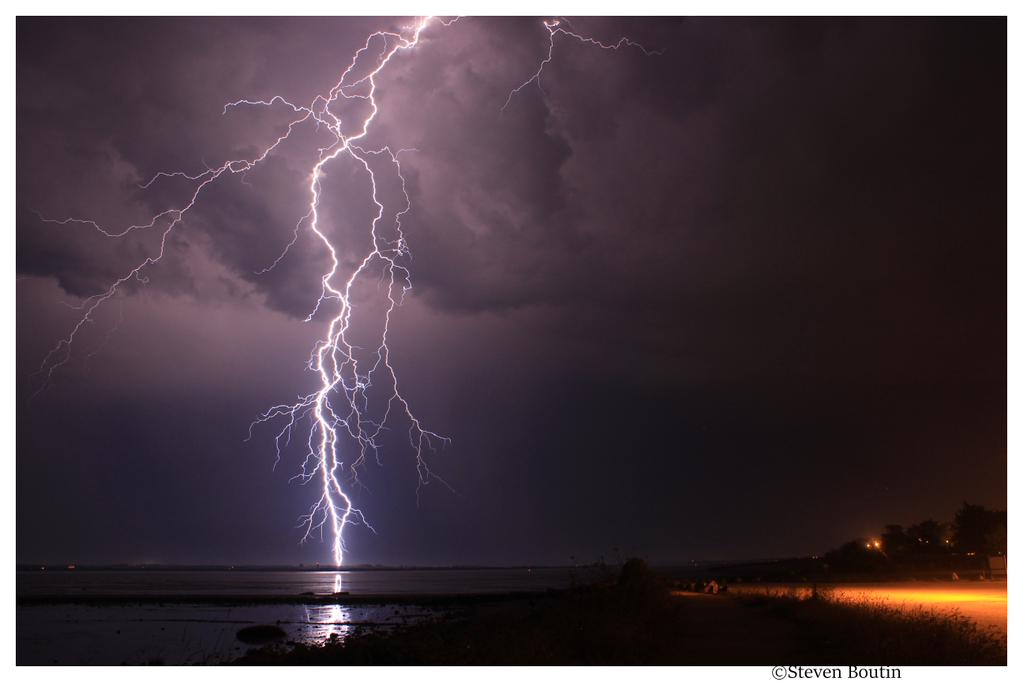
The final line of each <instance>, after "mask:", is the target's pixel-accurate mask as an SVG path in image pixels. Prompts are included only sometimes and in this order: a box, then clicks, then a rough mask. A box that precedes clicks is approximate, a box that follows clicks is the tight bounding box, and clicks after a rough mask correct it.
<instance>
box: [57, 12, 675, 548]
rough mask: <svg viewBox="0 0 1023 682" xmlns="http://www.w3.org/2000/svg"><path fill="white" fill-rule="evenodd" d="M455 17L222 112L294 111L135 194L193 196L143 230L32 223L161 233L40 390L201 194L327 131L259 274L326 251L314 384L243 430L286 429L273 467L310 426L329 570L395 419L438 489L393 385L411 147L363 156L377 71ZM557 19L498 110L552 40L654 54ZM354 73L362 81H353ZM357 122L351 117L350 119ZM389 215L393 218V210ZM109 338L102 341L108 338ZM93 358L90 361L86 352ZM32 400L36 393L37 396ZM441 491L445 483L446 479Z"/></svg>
mask: <svg viewBox="0 0 1023 682" xmlns="http://www.w3.org/2000/svg"><path fill="white" fill-rule="evenodd" d="M455 21H458V19H452V20H442V19H438V18H434V17H425V18H421V19H419V20H417V21H416V22H415V23H414V24H412V25H410V26H406V27H403V28H402V29H399V30H396V31H377V32H375V33H372V34H370V35H369V36H368V37H367V38H366V40H365V42H364V44H363V45H362V46H361V47H360V48H359V49H358V50H357V51H356V52H355V54H354V55H353V57H352V59H351V61H350V62H349V64H348V65H347V67H346V68H345V69H344V70H343V72H342V73H341V76H340V78H339V79H338V81H337V82H336V83H335V84H334V86H333V87H332V88H331V89H330V90H329V91H328V92H327V94H320V95H317V96H316V97H315V98H314V99H313V100H312V102H311V103H310V104H308V105H299V104H295V103H293V102H291V101H289V100H288V99H286V98H285V97H282V96H279V95H275V96H273V97H271V98H270V99H268V100H247V99H241V100H237V101H233V102H229V103H227V104H226V105H224V108H223V114H224V115H227V114H229V113H230V112H231V111H232V110H233V109H235V108H238V107H281V108H283V109H285V110H288V111H290V115H291V116H292V118H291V119H290V121H289V122H288V124H287V127H286V128H285V130H284V132H283V133H281V134H280V135H279V136H278V137H277V138H276V139H274V140H273V141H272V142H271V143H270V144H269V145H267V146H265V147H263V149H262V151H260V152H259V153H258V154H255V155H253V156H250V157H248V158H239V159H233V160H229V161H225V162H223V163H221V164H220V165H219V166H216V167H207V168H206V169H205V170H204V171H202V172H199V173H186V172H183V171H170V172H159V173H156V174H155V175H154V176H153V177H151V178H150V179H149V180H148V181H147V182H145V183H142V184H141V185H140V187H141V188H142V189H146V188H149V187H150V186H151V185H152V184H153V183H155V182H157V181H159V180H163V179H169V178H175V179H178V180H180V181H185V182H189V183H193V186H192V192H191V195H190V196H189V198H188V199H187V201H185V202H184V203H183V204H182V205H180V206H179V207H177V208H170V209H167V210H164V211H162V212H160V213H157V214H156V215H154V216H153V217H152V219H151V220H149V221H148V222H146V223H141V224H137V225H129V226H127V227H124V228H122V229H108V228H106V227H104V226H102V225H100V224H99V223H97V222H96V221H93V220H89V219H84V218H61V219H48V218H45V217H43V216H42V215H40V216H39V217H40V219H41V220H43V221H44V222H47V223H52V224H57V225H72V224H74V225H84V226H87V227H91V228H93V229H94V230H96V231H97V232H99V234H101V235H103V236H104V237H106V238H110V239H118V238H122V237H125V236H127V235H129V234H131V233H132V232H135V231H145V230H157V231H158V233H159V242H158V247H157V249H156V251H155V253H153V254H152V255H149V256H147V257H146V258H144V259H143V260H142V261H140V262H138V263H137V264H135V265H134V266H133V267H131V268H130V269H128V270H127V271H126V272H125V273H124V274H123V275H122V276H121V277H119V278H118V279H116V280H115V281H113V282H112V283H111V284H110V285H109V287H108V288H106V289H105V290H103V291H101V292H99V293H96V294H94V295H92V296H88V297H86V298H84V299H82V300H81V301H79V302H78V303H77V304H76V305H74V306H73V307H74V308H76V309H77V310H80V311H81V315H80V317H79V318H78V320H77V322H76V323H75V324H74V325H73V326H72V327H71V329H70V331H69V332H68V334H67V335H66V336H65V337H64V338H62V339H61V340H59V341H58V342H57V344H56V345H55V346H54V347H53V348H52V349H51V350H50V351H49V352H48V353H47V354H46V356H45V357H44V358H43V361H42V363H41V365H40V368H39V373H40V374H41V375H42V376H43V380H42V383H41V385H40V388H39V390H40V391H41V390H43V389H44V388H45V387H46V386H47V385H48V383H49V382H50V380H51V379H52V377H53V374H54V372H55V371H57V370H58V369H59V368H60V367H62V366H63V365H65V364H66V363H67V362H69V361H70V360H71V357H72V348H73V347H74V345H75V341H76V338H77V337H78V336H79V335H80V334H81V332H82V330H83V328H85V326H86V325H88V324H90V323H92V322H93V321H94V316H95V314H96V311H97V310H98V309H99V308H100V307H101V306H102V305H103V304H105V303H106V302H107V301H109V300H110V299H111V298H113V297H114V296H116V295H117V294H118V293H119V292H121V290H122V289H123V288H124V287H125V285H127V284H128V283H130V282H131V281H133V280H135V281H137V282H139V283H141V284H145V283H146V282H147V281H148V279H147V276H146V272H147V270H148V268H150V267H151V266H154V265H156V264H157V263H159V262H160V261H161V260H162V259H163V257H164V254H165V251H166V246H167V240H168V238H169V237H170V235H171V234H172V232H173V231H174V229H175V228H176V227H177V226H178V225H180V224H181V223H182V221H183V220H184V218H185V216H186V215H187V214H188V213H189V212H190V211H191V210H192V209H193V208H194V207H195V206H196V205H197V203H198V202H199V200H200V198H201V196H202V194H203V192H204V191H205V190H206V189H207V188H209V187H210V186H211V185H213V184H214V183H216V182H217V181H218V180H220V179H222V178H225V177H230V176H241V177H242V179H243V180H244V177H245V174H246V173H247V172H248V171H250V170H252V169H254V168H256V167H257V166H258V165H259V164H261V163H262V162H263V161H265V160H266V159H267V158H268V157H270V156H271V155H272V154H273V153H274V152H275V151H276V150H278V148H279V147H281V145H283V144H284V143H285V142H286V141H287V140H288V139H289V138H290V137H291V135H292V133H293V131H295V130H296V129H298V128H299V127H300V126H303V125H315V126H316V127H317V129H318V130H324V131H327V133H329V135H330V138H329V143H328V144H327V145H326V146H324V147H321V148H320V149H319V150H318V155H317V159H316V161H315V163H314V164H313V165H312V167H311V168H310V169H309V175H308V178H309V184H308V190H307V191H308V209H307V211H306V213H305V214H304V215H302V216H301V217H300V218H299V219H298V220H297V222H296V223H295V226H294V231H293V234H292V238H291V240H290V241H289V242H288V243H287V244H286V245H285V246H284V248H283V250H282V251H281V253H280V254H279V255H278V256H277V258H276V259H275V260H273V261H272V262H271V263H269V264H268V265H267V266H266V267H265V268H263V269H262V270H259V271H258V273H257V274H259V273H265V272H269V271H270V270H273V269H274V268H275V267H276V266H277V265H278V264H279V263H280V262H281V261H282V260H283V259H284V258H285V257H286V256H287V255H288V253H289V251H290V249H291V248H292V247H293V246H294V244H295V243H296V242H297V240H298V239H299V235H300V233H301V231H302V229H303V227H304V228H306V229H307V230H308V231H309V233H311V235H312V236H314V237H315V239H316V241H317V242H318V243H319V244H321V245H322V248H323V249H324V251H325V253H326V254H327V255H328V256H329V262H330V267H329V269H328V270H327V271H326V272H325V273H324V274H323V275H322V277H321V280H320V282H321V289H320V295H319V297H318V299H317V300H316V302H315V304H314V305H313V307H312V311H311V312H310V313H309V315H308V316H307V317H306V321H307V322H310V321H312V320H313V319H314V317H315V316H316V315H317V313H319V312H320V311H321V309H327V308H330V310H332V313H331V314H332V317H331V318H330V321H329V323H328V324H327V328H326V330H325V332H324V335H323V336H322V337H321V338H320V339H319V340H318V341H317V342H316V344H315V346H314V347H313V350H312V353H311V355H310V358H309V361H308V368H309V369H310V370H311V371H313V372H314V373H315V374H316V375H317V378H318V384H317V388H316V389H315V390H314V391H312V392H310V393H308V394H306V395H304V396H300V397H298V398H297V400H296V401H295V402H292V403H283V404H279V405H274V406H273V407H271V408H269V409H268V410H266V411H265V412H264V413H262V414H261V415H259V417H258V418H257V419H256V420H255V421H254V422H253V423H252V425H251V426H250V429H249V431H250V436H251V432H252V428H253V427H255V426H256V425H259V424H265V423H270V422H275V423H278V424H283V426H282V427H281V428H280V429H279V430H278V431H277V434H276V436H275V438H274V442H275V448H276V460H275V466H276V463H277V462H279V461H280V459H281V456H282V449H283V448H286V447H287V446H288V445H289V444H290V443H291V440H292V436H293V435H294V434H295V431H296V429H297V428H298V427H299V425H300V424H301V423H302V422H303V421H304V420H309V421H310V423H311V426H310V428H309V432H308V436H307V438H306V445H307V452H306V455H305V458H304V460H303V461H302V464H301V467H300V470H299V472H298V473H297V474H296V475H295V476H294V477H293V480H295V479H297V480H299V481H300V482H302V483H312V482H316V483H317V484H318V487H319V493H318V498H317V499H316V501H315V502H314V503H313V504H312V505H311V506H310V508H309V511H308V513H307V514H305V515H303V516H302V517H301V519H300V527H301V528H302V529H303V537H302V540H303V541H305V540H307V539H309V538H311V537H313V536H314V535H318V536H320V537H323V536H324V534H325V533H324V531H327V533H328V534H329V538H330V541H331V555H332V559H333V561H334V563H335V564H336V565H338V566H340V565H341V564H342V563H343V560H344V551H345V542H344V531H345V528H346V527H347V526H349V525H353V524H362V525H365V526H366V527H367V528H370V529H371V530H372V526H371V525H370V524H369V522H368V521H367V519H366V516H365V515H364V514H363V513H362V511H360V510H359V509H358V508H356V507H355V505H354V503H353V500H352V497H351V495H350V493H349V492H348V491H347V489H346V487H345V486H344V485H342V482H343V481H344V482H347V483H348V484H349V485H358V484H359V470H360V467H361V466H362V465H363V464H364V463H365V462H366V459H367V457H369V456H373V457H374V458H376V459H377V461H379V452H380V436H381V434H382V432H383V430H384V429H385V427H386V425H387V424H388V423H389V420H390V419H391V418H392V416H394V413H400V414H401V415H403V417H404V419H405V420H406V421H407V423H408V424H409V427H408V440H409V444H410V447H411V449H412V451H413V453H414V454H415V462H416V472H417V475H418V482H419V485H420V486H423V485H426V484H428V483H430V482H431V481H439V482H441V483H444V482H443V480H442V479H440V478H439V477H438V476H437V475H436V474H434V473H433V472H432V471H431V470H430V468H429V466H428V465H427V461H426V455H427V453H428V452H430V451H432V450H434V449H435V448H436V447H437V446H438V445H443V444H445V443H446V442H447V441H448V439H447V438H445V437H443V436H441V435H438V434H437V433H435V432H433V431H431V430H429V429H427V428H425V427H424V426H423V424H422V423H421V422H420V420H419V419H418V418H417V417H416V416H415V414H414V413H413V411H412V409H411V407H410V405H409V403H408V401H407V400H406V398H405V397H404V396H403V394H402V393H401V391H400V389H399V382H398V375H397V373H396V371H395V369H394V366H393V365H392V363H391V357H390V348H389V347H388V335H389V332H390V322H391V316H392V314H393V313H394V311H395V309H396V308H397V307H399V306H400V305H401V304H402V302H403V301H404V298H405V296H406V295H407V293H408V292H409V291H410V290H411V288H412V282H411V274H410V272H409V269H408V267H407V266H406V265H405V263H406V262H407V260H408V258H409V257H410V251H409V245H408V242H407V240H406V238H405V234H404V232H403V228H402V218H403V217H404V216H405V215H406V214H407V213H408V212H409V211H410V210H411V208H412V202H411V199H410V197H409V194H408V191H407V189H406V185H405V176H404V175H403V173H402V166H401V156H402V154H404V153H407V152H411V151H416V150H411V149H396V150H393V149H391V148H390V147H388V146H382V147H378V148H368V147H367V146H365V145H364V142H365V140H366V138H367V136H368V134H369V131H370V129H371V126H372V123H373V121H374V119H375V118H376V117H377V113H378V105H377V99H376V93H377V78H378V76H379V75H380V74H381V73H383V72H384V71H385V69H386V68H387V66H388V64H389V63H391V61H392V59H395V58H397V57H398V56H399V55H400V54H403V53H409V52H411V51H412V50H413V49H414V48H415V47H416V46H417V45H418V44H419V42H420V37H421V35H422V33H423V31H424V30H426V29H427V27H428V26H430V25H431V24H434V23H436V24H440V25H441V26H450V25H451V24H453V23H454V22H455ZM566 25H567V22H566V21H565V20H563V19H554V20H547V21H545V22H544V26H545V28H546V30H547V32H548V34H549V48H548V50H547V55H546V57H544V58H543V59H542V61H541V62H540V63H539V65H538V67H537V70H536V71H535V72H534V73H533V74H532V75H531V76H530V77H529V78H528V79H527V80H526V81H524V82H523V83H522V84H521V85H519V86H518V87H516V88H514V89H513V90H512V91H511V92H509V94H508V99H507V101H506V102H505V104H504V107H502V111H503V110H504V109H506V108H507V107H508V105H509V104H510V102H511V101H512V98H514V97H515V95H517V94H518V93H519V92H521V91H522V90H523V88H525V87H526V86H528V85H529V84H530V83H535V84H536V85H537V86H539V84H540V77H541V75H542V73H543V71H544V68H545V67H546V66H547V65H548V64H549V63H550V62H551V61H552V59H553V54H554V44H555V39H556V38H557V37H558V36H559V35H560V36H565V37H569V38H572V39H575V40H577V41H579V42H581V43H585V44H589V45H593V46H596V47H599V48H601V49H605V50H618V49H620V48H622V47H623V46H628V47H634V48H636V49H639V50H641V51H642V52H644V53H645V54H647V55H653V54H658V52H655V51H651V50H647V49H646V48H645V47H643V46H642V45H639V44H638V43H635V42H633V41H631V40H629V39H628V38H622V39H620V40H619V41H618V42H617V43H613V44H607V43H603V42H600V41H598V40H596V39H593V38H589V37H586V36H583V35H581V34H579V33H576V32H574V31H571V30H569V29H568V28H565V26H566ZM359 74H362V75H359ZM352 102H356V103H359V102H361V103H362V104H363V105H365V106H364V108H368V113H363V114H362V116H361V118H358V117H356V120H355V121H354V127H353V126H352V121H351V120H349V115H348V113H347V112H342V111H341V109H342V107H343V105H344V104H346V103H352ZM356 116H357V115H356ZM342 158H347V159H350V160H352V161H354V162H355V163H356V164H358V167H361V168H362V169H363V170H364V171H365V172H366V174H367V177H368V179H369V183H370V197H369V198H370V199H371V201H372V203H373V205H374V206H375V208H376V214H375V216H374V217H373V219H372V221H371V224H370V225H369V237H370V247H369V251H368V252H367V253H365V254H364V255H363V257H362V258H361V259H360V260H358V261H357V265H356V266H355V267H354V269H353V270H352V271H351V272H350V273H349V274H348V275H347V277H344V276H343V275H342V273H341V272H340V270H341V259H340V257H339V252H338V247H337V246H335V244H334V243H333V242H332V241H331V239H330V238H329V237H328V235H327V232H326V231H325V230H324V228H323V226H322V225H321V203H320V199H321V196H322V192H323V187H322V180H323V178H324V175H325V169H326V168H327V167H328V166H329V165H330V164H331V163H332V162H336V161H337V160H338V159H342ZM381 166H383V167H389V168H390V169H391V171H392V172H393V173H394V176H393V177H395V178H396V179H397V181H398V184H399V186H400V188H401V194H402V205H401V206H397V207H392V211H393V212H394V218H393V224H388V225H387V226H386V229H384V226H383V225H382V221H383V217H384V215H385V214H387V213H388V211H386V210H385V204H384V200H383V199H382V198H381V196H380V194H379V193H378V187H377V174H378V173H379V172H381ZM395 208H396V209H397V210H393V209H395ZM375 267H379V268H381V271H382V277H383V284H384V289H385V290H386V303H385V304H384V313H383V327H382V332H381V333H380V337H379V345H378V346H377V348H376V350H375V352H373V353H370V354H369V356H368V357H369V360H367V359H366V358H365V357H362V358H360V357H357V356H358V354H357V352H356V350H357V347H356V346H355V345H354V343H353V341H352V338H351V333H352V313H353V309H354V302H353V288H354V287H355V286H356V284H357V283H358V282H359V281H360V279H362V278H366V277H368V276H369V275H370V273H371V271H372V270H373V268H375ZM108 336H109V334H108ZM94 353H95V351H93V353H91V354H90V355H92V354H94ZM380 385H383V387H384V391H385V392H386V395H385V400H384V401H383V403H382V404H383V408H382V413H381V414H379V416H376V417H371V416H370V400H369V391H370V388H371V387H373V386H380ZM37 393H38V391H37ZM343 443H350V444H351V452H350V453H346V454H345V457H346V459H347V463H346V461H345V460H344V459H343V458H342V453H341V451H340V450H341V446H342V444H343ZM445 485H446V483H445Z"/></svg>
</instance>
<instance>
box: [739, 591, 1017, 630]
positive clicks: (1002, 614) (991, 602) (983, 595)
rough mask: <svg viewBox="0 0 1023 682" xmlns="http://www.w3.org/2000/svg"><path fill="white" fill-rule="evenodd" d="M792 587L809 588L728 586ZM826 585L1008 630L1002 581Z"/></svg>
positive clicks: (841, 594)
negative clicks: (959, 615)
mask: <svg viewBox="0 0 1023 682" xmlns="http://www.w3.org/2000/svg"><path fill="white" fill-rule="evenodd" d="M822 587H824V586H822ZM793 588H794V589H797V590H806V591H809V589H810V588H809V587H808V586H807V585H806V584H805V583H800V584H774V585H748V584H747V585H742V584H739V585H736V584H730V585H729V588H728V589H729V591H730V592H734V593H738V594H755V593H763V592H767V591H783V590H789V589H793ZM825 589H829V590H830V591H831V596H833V597H834V598H835V599H840V600H843V601H852V602H862V601H872V602H877V601H881V602H886V603H889V604H892V605H902V606H904V607H906V608H909V609H914V608H921V607H922V608H925V609H931V610H935V611H940V612H945V613H951V612H953V611H958V612H959V613H960V614H962V615H964V616H966V617H967V618H971V619H973V620H974V621H976V622H977V623H978V624H980V625H982V626H993V627H995V628H997V629H998V630H999V632H1001V633H1002V634H1005V633H1007V631H1008V607H1009V592H1008V585H1007V583H1005V582H993V583H991V582H957V583H953V582H943V583H920V582H912V583H855V584H836V585H829V586H827V587H825Z"/></svg>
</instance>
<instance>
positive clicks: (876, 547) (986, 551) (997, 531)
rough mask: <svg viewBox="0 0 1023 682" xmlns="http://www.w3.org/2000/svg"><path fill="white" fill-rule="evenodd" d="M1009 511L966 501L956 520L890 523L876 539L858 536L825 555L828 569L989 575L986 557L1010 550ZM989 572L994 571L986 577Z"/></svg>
mask: <svg viewBox="0 0 1023 682" xmlns="http://www.w3.org/2000/svg"><path fill="white" fill-rule="evenodd" d="M1006 538H1007V536H1006V513H1005V512H1004V511H996V510H990V509H986V508H985V507H983V506H981V505H976V504H969V503H967V502H964V503H963V506H962V507H960V509H959V511H957V512H956V515H955V518H954V519H953V521H952V522H951V523H941V522H938V521H935V520H933V519H926V520H924V521H920V522H919V523H915V524H913V525H910V526H907V527H903V526H901V525H896V524H889V525H887V526H885V528H884V532H882V533H881V534H880V535H879V536H878V537H874V538H857V539H855V540H850V541H849V542H847V543H845V544H844V545H842V546H841V547H838V548H836V549H833V550H831V551H830V552H828V553H827V554H825V555H824V557H823V566H822V568H824V569H825V570H828V571H832V572H839V573H885V572H895V573H900V572H901V573H921V572H927V571H934V572H940V573H944V574H945V575H944V577H950V576H951V574H952V573H953V572H956V573H957V574H958V573H964V574H967V575H970V574H972V575H974V576H976V575H980V574H986V572H987V570H988V568H989V566H988V560H987V557H989V556H1004V555H1005V552H1006V544H1007V540H1006ZM987 577H989V576H987Z"/></svg>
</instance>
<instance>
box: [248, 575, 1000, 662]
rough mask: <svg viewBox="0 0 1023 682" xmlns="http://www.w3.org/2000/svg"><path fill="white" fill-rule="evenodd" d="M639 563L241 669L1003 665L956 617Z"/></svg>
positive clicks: (275, 653)
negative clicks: (702, 588)
mask: <svg viewBox="0 0 1023 682" xmlns="http://www.w3.org/2000/svg"><path fill="white" fill-rule="evenodd" d="M669 584H670V582H669V581H666V580H664V579H663V578H661V577H659V576H657V575H655V574H654V573H652V572H651V571H650V570H649V569H648V568H647V566H646V564H645V563H644V562H642V561H641V560H639V559H631V560H629V561H628V562H626V563H625V564H624V565H623V567H622V570H621V572H620V574H619V577H618V579H617V580H616V581H608V582H605V583H604V584H599V585H592V586H588V587H582V588H577V589H572V590H568V591H565V592H560V593H551V594H549V595H547V596H535V597H532V598H529V599H526V598H523V599H520V600H517V601H503V602H495V603H492V604H477V605H475V606H473V607H471V608H466V609H462V610H460V611H454V612H451V613H450V614H449V615H448V616H445V617H442V618H437V619H434V620H432V621H428V622H419V623H416V624H412V625H407V626H404V627H399V628H397V629H395V630H391V631H380V630H376V631H365V632H358V631H357V632H356V633H355V634H352V635H350V636H348V637H346V638H344V639H343V640H341V639H340V638H333V639H331V640H328V641H327V642H325V643H324V644H322V645H320V646H309V645H302V644H295V643H290V644H286V645H285V644H280V645H271V646H266V647H263V648H261V649H258V650H254V651H251V652H250V653H248V654H246V655H245V656H244V657H242V658H241V659H239V660H238V661H236V663H237V664H242V665H262V664H283V665H303V664H309V665H501V664H512V665H514V664H522V665H544V664H553V665H560V664H575V665H618V664H622V665H628V664H632V665H637V664H638V665H644V664H759V665H766V664H771V665H774V664H777V663H779V662H785V663H786V664H816V663H829V664H833V663H842V664H857V665H859V664H864V665H867V664H874V665H878V664H886V665H897V664H919V665H932V664H933V665H940V664H949V663H955V664H962V665H976V664H1004V663H1005V660H1006V653H1005V642H1004V639H1002V638H1000V637H999V636H998V635H997V634H996V633H995V632H993V631H987V630H983V629H981V628H979V627H978V626H976V625H975V624H974V623H973V622H972V621H969V620H967V619H964V618H961V617H958V616H944V615H937V614H933V613H930V612H924V611H916V612H913V611H910V612H903V611H899V610H897V609H894V608H888V607H885V606H882V605H871V604H866V605H850V604H846V603H839V602H835V601H831V600H829V599H827V598H826V596H822V595H821V594H820V593H817V594H816V596H814V597H812V598H810V599H798V598H796V597H794V596H789V595H784V594H779V595H762V596H751V597H742V598H739V597H730V596H725V595H706V594H689V593H677V592H676V593H673V592H672V591H671V590H670V588H669V587H668V585H669Z"/></svg>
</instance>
